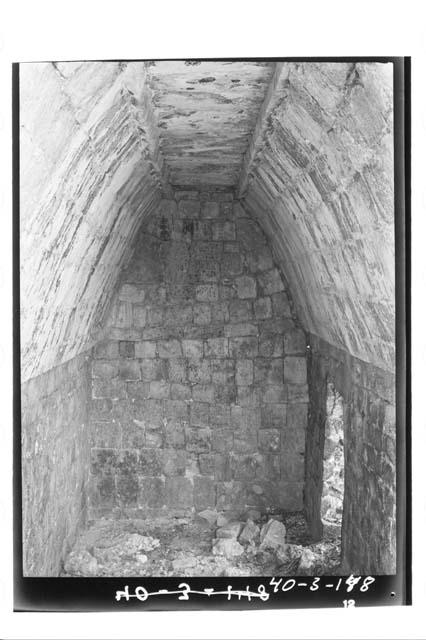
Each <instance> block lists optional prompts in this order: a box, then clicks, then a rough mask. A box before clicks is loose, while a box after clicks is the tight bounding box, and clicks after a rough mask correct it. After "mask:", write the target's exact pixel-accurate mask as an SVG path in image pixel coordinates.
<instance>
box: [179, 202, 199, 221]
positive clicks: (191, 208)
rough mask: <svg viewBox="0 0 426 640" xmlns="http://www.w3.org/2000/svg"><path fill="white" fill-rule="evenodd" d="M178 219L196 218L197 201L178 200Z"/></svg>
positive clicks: (197, 213)
mask: <svg viewBox="0 0 426 640" xmlns="http://www.w3.org/2000/svg"><path fill="white" fill-rule="evenodd" d="M178 215H179V217H180V218H198V216H199V215H200V201H199V200H180V201H179V204H178Z"/></svg>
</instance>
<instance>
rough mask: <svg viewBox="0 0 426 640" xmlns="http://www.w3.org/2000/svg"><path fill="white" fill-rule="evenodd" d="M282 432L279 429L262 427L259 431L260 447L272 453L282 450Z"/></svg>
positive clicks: (261, 449)
mask: <svg viewBox="0 0 426 640" xmlns="http://www.w3.org/2000/svg"><path fill="white" fill-rule="evenodd" d="M280 445H281V432H280V431H279V430H278V429H262V430H261V431H259V449H260V451H266V452H270V453H276V452H278V451H279V450H280Z"/></svg>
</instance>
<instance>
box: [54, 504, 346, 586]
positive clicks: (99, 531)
mask: <svg viewBox="0 0 426 640" xmlns="http://www.w3.org/2000/svg"><path fill="white" fill-rule="evenodd" d="M238 515H239V517H238V519H237V517H236V515H235V514H229V513H217V512H216V511H213V510H206V511H204V512H201V513H198V514H197V515H196V516H195V517H182V518H167V519H166V518H164V519H160V518H157V519H145V520H142V519H127V520H112V519H101V520H98V521H96V522H94V523H92V524H91V525H90V527H89V529H88V530H87V531H85V532H84V533H82V534H81V535H80V537H79V539H78V540H77V542H76V544H75V546H74V549H73V550H72V551H71V552H70V553H69V554H68V556H67V558H66V560H65V562H64V567H63V572H62V574H61V575H62V576H63V577H72V576H76V577H77V576H80V577H81V576H89V577H93V576H99V577H106V576H158V577H162V576H277V575H278V576H279V575H316V576H318V575H333V574H334V575H337V574H338V573H339V562H340V529H339V528H338V527H333V526H325V527H324V538H323V540H322V541H321V542H317V543H312V542H311V541H310V540H309V536H308V532H307V528H306V522H305V520H304V517H303V515H302V514H300V513H282V514H279V513H277V514H273V515H271V514H269V515H267V514H264V515H261V514H260V513H259V512H256V511H255V510H250V512H247V513H245V514H243V516H241V515H240V514H238Z"/></svg>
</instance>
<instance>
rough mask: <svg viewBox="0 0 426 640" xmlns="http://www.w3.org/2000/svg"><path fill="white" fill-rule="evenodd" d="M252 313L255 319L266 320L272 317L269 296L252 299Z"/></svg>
mask: <svg viewBox="0 0 426 640" xmlns="http://www.w3.org/2000/svg"><path fill="white" fill-rule="evenodd" d="M253 305H254V315H255V317H256V319H257V320H266V319H267V318H271V317H272V304H271V298H269V297H265V298H258V299H257V300H255V301H254V303H253Z"/></svg>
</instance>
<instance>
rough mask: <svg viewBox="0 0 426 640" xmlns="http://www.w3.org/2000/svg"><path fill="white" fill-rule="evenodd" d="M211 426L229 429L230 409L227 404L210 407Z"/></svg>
mask: <svg viewBox="0 0 426 640" xmlns="http://www.w3.org/2000/svg"><path fill="white" fill-rule="evenodd" d="M210 422H211V424H214V425H217V426H222V427H229V426H230V424H231V407H230V406H229V405H227V404H213V405H211V407H210Z"/></svg>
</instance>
